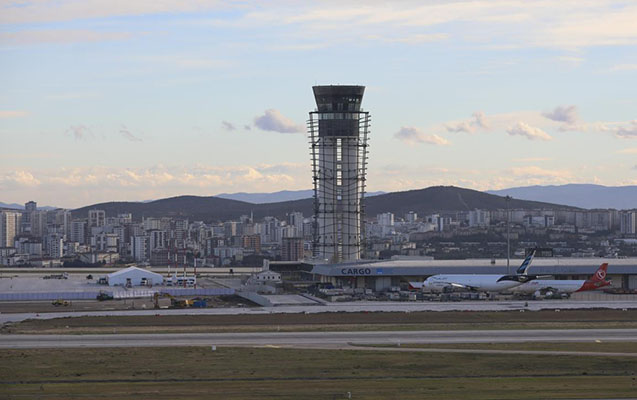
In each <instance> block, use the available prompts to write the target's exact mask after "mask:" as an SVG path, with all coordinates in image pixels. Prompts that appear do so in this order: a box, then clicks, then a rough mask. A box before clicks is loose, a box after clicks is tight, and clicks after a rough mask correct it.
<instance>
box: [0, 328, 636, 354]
mask: <svg viewBox="0 0 637 400" xmlns="http://www.w3.org/2000/svg"><path fill="white" fill-rule="evenodd" d="M0 338H1V341H0V348H12V349H26V348H77V347H175V346H213V345H215V346H285V347H303V348H308V347H315V348H339V347H346V346H350V345H351V344H356V345H360V344H381V345H383V344H384V345H391V346H396V345H399V344H408V343H422V344H445V343H522V342H589V341H590V342H593V341H596V340H599V341H603V342H609V341H614V342H617V341H622V342H623V341H631V342H634V341H637V329H529V330H484V331H481V330H478V331H371V332H253V333H180V334H176V333H167V334H112V335H2V336H0Z"/></svg>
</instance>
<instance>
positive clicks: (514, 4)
mask: <svg viewBox="0 0 637 400" xmlns="http://www.w3.org/2000/svg"><path fill="white" fill-rule="evenodd" d="M219 11H221V12H219ZM223 11H232V12H230V13H224V12H223ZM153 14H168V15H177V14H182V15H183V14H186V15H189V16H192V15H199V16H201V17H200V18H201V19H202V21H201V22H205V23H206V24H209V25H214V26H217V27H224V28H234V29H250V30H254V29H262V28H272V29H270V30H269V31H271V32H273V34H275V35H278V34H279V33H281V32H280V31H281V30H283V31H285V35H281V36H277V37H278V38H279V39H280V38H281V37H283V38H285V40H284V43H281V42H279V43H278V44H277V46H280V47H281V48H286V47H287V46H291V47H290V48H296V49H307V48H308V46H313V47H314V48H316V47H317V46H319V47H322V46H326V45H335V43H336V41H334V40H332V39H334V38H339V39H340V40H339V41H338V43H342V41H343V39H347V37H350V38H352V39H350V43H354V42H355V41H356V40H358V42H360V40H359V38H368V39H370V40H378V41H380V42H384V43H392V42H393V43H406V44H414V45H418V44H421V43H425V42H431V41H438V40H444V39H450V38H453V39H455V40H460V41H465V42H468V43H472V44H475V43H482V44H483V45H484V46H485V47H486V46H489V47H490V48H501V49H510V48H519V47H544V48H562V49H578V48H583V47H584V48H585V47H591V46H615V45H630V44H635V43H637V27H636V26H635V24H634V21H635V20H637V6H636V5H634V4H632V3H627V4H621V5H618V4H617V2H616V1H613V0H599V1H585V2H583V1H575V0H564V1H560V2H555V1H550V0H538V1H533V2H521V1H511V0H477V1H463V0H461V1H454V2H441V1H428V2H423V1H417V0H405V1H400V2H379V1H350V2H345V3H344V2H342V1H336V0H326V1H321V2H290V1H287V0H279V1H271V2H268V6H267V7H264V6H263V4H262V3H261V2H258V1H254V0H252V1H250V0H248V1H242V2H227V1H215V0H210V1H206V0H163V1H155V0H136V1H108V0H58V1H37V0H36V1H15V2H5V3H4V5H3V6H2V8H0V24H27V23H28V24H33V23H49V22H60V21H74V20H87V19H98V18H109V17H120V16H143V15H144V16H145V15H153ZM226 14H227V15H226ZM210 15H213V16H214V17H213V18H214V19H212V20H210ZM220 15H223V17H221V16H220ZM228 15H229V16H228ZM190 22H192V19H189V20H188V23H190ZM343 26H347V28H348V33H349V35H347V36H345V37H344V36H343V35H342V27H343ZM443 28H444V29H445V32H440V31H437V30H439V29H443ZM266 31H268V30H263V32H266ZM447 31H450V32H447ZM317 37H321V38H324V40H323V41H321V42H320V43H317V42H316V38H317ZM573 59H574V57H571V60H568V61H569V62H571V61H573ZM575 62H579V61H578V60H575Z"/></svg>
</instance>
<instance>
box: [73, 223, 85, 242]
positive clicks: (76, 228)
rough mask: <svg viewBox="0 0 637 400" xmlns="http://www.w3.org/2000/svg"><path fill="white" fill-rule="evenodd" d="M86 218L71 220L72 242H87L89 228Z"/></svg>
mask: <svg viewBox="0 0 637 400" xmlns="http://www.w3.org/2000/svg"><path fill="white" fill-rule="evenodd" d="M86 223H87V222H86V220H76V221H72V222H71V242H77V243H79V244H86V238H87V236H88V235H87V229H86Z"/></svg>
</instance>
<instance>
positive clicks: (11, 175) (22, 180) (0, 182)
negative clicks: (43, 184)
mask: <svg viewBox="0 0 637 400" xmlns="http://www.w3.org/2000/svg"><path fill="white" fill-rule="evenodd" d="M39 184H40V181H39V180H38V179H37V178H36V177H35V176H33V174H31V172H29V171H24V170H16V171H9V172H8V173H5V174H3V175H0V188H3V187H10V186H27V187H35V186H38V185H39Z"/></svg>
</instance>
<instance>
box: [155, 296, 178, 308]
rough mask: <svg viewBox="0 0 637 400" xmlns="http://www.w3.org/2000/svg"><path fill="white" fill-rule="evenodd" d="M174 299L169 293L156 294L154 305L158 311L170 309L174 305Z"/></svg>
mask: <svg viewBox="0 0 637 400" xmlns="http://www.w3.org/2000/svg"><path fill="white" fill-rule="evenodd" d="M173 300H174V297H173V296H171V295H170V294H168V293H159V292H155V294H153V303H154V304H155V308H156V309H160V308H169V307H170V306H171V305H172V304H173Z"/></svg>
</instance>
